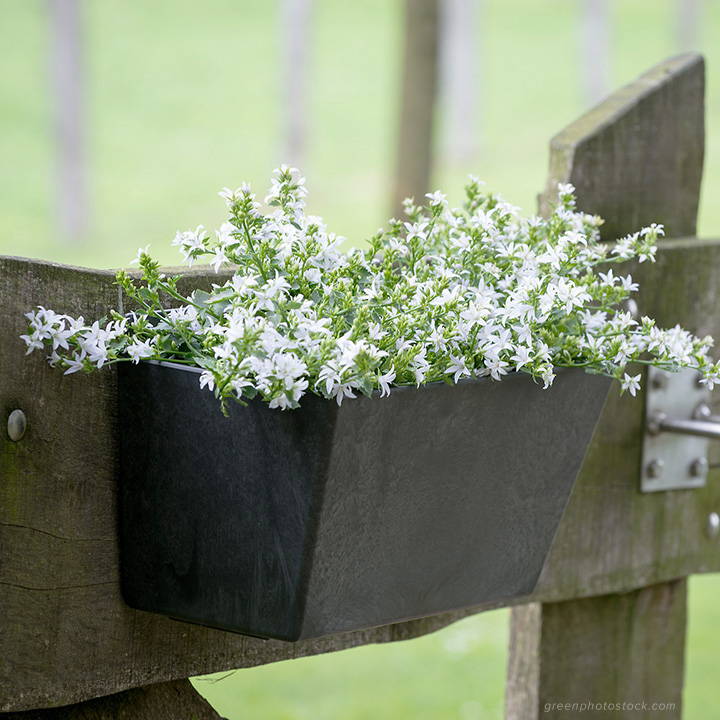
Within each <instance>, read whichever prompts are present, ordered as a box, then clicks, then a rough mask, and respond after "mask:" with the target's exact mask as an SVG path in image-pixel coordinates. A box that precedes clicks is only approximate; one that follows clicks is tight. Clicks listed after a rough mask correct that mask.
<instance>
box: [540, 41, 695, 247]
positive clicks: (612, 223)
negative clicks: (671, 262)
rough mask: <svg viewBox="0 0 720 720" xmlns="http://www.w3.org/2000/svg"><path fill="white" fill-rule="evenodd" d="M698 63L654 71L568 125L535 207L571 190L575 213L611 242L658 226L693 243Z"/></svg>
mask: <svg viewBox="0 0 720 720" xmlns="http://www.w3.org/2000/svg"><path fill="white" fill-rule="evenodd" d="M704 90H705V63H704V60H703V58H702V56H701V55H698V54H697V53H688V54H685V55H679V56H678V57H675V58H671V59H670V60H667V61H665V62H662V63H660V64H659V65H656V66H655V67H654V68H652V70H650V71H648V72H647V73H645V74H644V75H641V76H640V77H639V78H638V79H637V80H636V81H635V82H633V83H630V84H629V85H627V86H625V87H624V88H622V89H620V90H618V91H617V92H614V93H613V94H612V95H611V96H610V97H609V98H608V99H607V100H605V101H604V102H602V103H600V105H598V106H597V107H595V108H593V109H592V110H590V112H588V113H586V114H585V115H583V116H582V117H581V118H579V119H578V120H577V121H575V122H574V123H572V124H571V125H569V126H568V127H567V128H565V129H564V130H563V131H562V132H560V133H559V134H558V135H556V136H555V137H554V138H553V140H552V142H551V154H550V172H549V177H548V185H547V188H546V190H545V193H544V194H543V195H542V196H541V206H542V207H543V208H544V209H547V207H548V204H549V203H550V202H551V201H552V200H553V199H554V198H555V196H556V188H557V183H558V182H560V181H562V182H571V183H572V184H573V185H575V187H576V188H577V190H578V196H579V197H580V198H581V199H582V208H583V210H585V211H586V212H590V213H595V214H597V215H601V216H602V217H604V218H605V221H606V222H605V226H604V228H603V236H604V237H605V238H606V239H610V240H612V239H615V238H617V237H619V236H621V235H624V234H625V233H627V232H631V231H632V230H634V229H636V228H639V227H642V226H643V225H648V224H649V223H651V222H656V223H663V224H664V225H665V227H666V229H667V232H668V235H672V236H674V237H680V236H683V235H694V234H695V229H696V222H697V208H698V198H699V191H700V181H701V179H702V169H703V156H704V147H705V129H704V128H705V125H704V123H705V112H704V111H705V108H704Z"/></svg>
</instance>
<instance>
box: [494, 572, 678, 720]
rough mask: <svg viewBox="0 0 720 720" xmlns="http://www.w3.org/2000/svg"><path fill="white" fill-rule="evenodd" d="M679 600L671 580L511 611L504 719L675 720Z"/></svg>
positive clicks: (676, 712)
mask: <svg viewBox="0 0 720 720" xmlns="http://www.w3.org/2000/svg"><path fill="white" fill-rule="evenodd" d="M686 597H687V583H686V581H685V580H677V581H675V582H670V583H662V584H660V585H652V586H650V587H646V588H642V589H640V590H635V591H633V592H630V593H626V594H624V595H608V596H602V597H597V598H586V599H583V600H573V601H569V602H561V603H544V604H542V605H539V604H533V605H527V606H525V607H523V608H516V609H515V610H513V613H512V625H511V632H510V639H511V640H510V655H509V667H510V669H511V670H512V671H513V672H511V680H510V682H509V683H508V687H507V699H506V719H507V720H539V719H540V718H548V720H552V719H553V718H563V719H566V718H573V717H582V718H588V719H589V720H592V719H593V718H597V719H598V720H599V719H600V718H607V717H610V716H611V717H617V718H623V720H625V719H627V720H631V719H632V720H636V719H639V718H680V717H681V710H682V686H683V664H684V657H685V624H686ZM622 703H625V704H626V706H625V708H621V709H620V710H616V709H609V708H608V706H607V705H606V704H622ZM654 704H656V705H655V706H654ZM661 706H663V707H661Z"/></svg>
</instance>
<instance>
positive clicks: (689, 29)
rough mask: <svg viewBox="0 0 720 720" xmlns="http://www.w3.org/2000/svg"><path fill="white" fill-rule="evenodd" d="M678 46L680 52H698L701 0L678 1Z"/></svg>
mask: <svg viewBox="0 0 720 720" xmlns="http://www.w3.org/2000/svg"><path fill="white" fill-rule="evenodd" d="M676 3H677V23H676V26H675V27H676V28H677V44H678V47H679V49H680V50H683V51H685V50H696V49H697V46H698V39H699V30H700V14H701V10H702V7H701V5H702V2H701V0H676Z"/></svg>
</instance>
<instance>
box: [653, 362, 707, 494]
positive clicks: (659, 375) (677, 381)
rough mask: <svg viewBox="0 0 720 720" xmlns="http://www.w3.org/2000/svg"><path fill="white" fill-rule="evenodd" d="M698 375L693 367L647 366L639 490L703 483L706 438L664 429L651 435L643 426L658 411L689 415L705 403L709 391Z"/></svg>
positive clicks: (673, 414) (678, 487) (667, 413)
mask: <svg viewBox="0 0 720 720" xmlns="http://www.w3.org/2000/svg"><path fill="white" fill-rule="evenodd" d="M699 377H700V375H699V374H698V373H697V372H696V371H695V370H681V371H680V372H676V373H671V372H667V371H665V370H659V369H658V368H653V367H651V368H648V373H647V390H646V393H645V413H646V415H645V422H646V429H645V434H644V439H643V454H642V477H641V484H640V488H641V490H642V492H657V491H659V490H686V489H688V488H698V487H703V486H704V485H705V481H706V479H707V468H708V463H707V456H708V443H709V440H708V439H707V438H703V437H697V436H693V435H678V434H673V433H667V432H662V433H659V434H655V435H653V434H652V433H651V432H648V430H647V422H648V420H649V419H650V418H653V417H654V416H656V415H657V414H659V413H664V414H666V415H667V416H669V417H673V418H687V419H691V418H693V417H694V414H695V412H696V410H697V408H698V407H699V406H700V405H702V404H703V403H709V401H710V391H709V390H708V389H707V388H706V387H705V386H704V385H700V384H699V383H698V379H699Z"/></svg>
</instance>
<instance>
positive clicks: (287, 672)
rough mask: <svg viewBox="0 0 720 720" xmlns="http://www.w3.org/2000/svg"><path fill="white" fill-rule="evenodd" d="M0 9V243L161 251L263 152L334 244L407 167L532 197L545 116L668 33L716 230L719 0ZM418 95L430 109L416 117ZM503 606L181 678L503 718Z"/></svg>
mask: <svg viewBox="0 0 720 720" xmlns="http://www.w3.org/2000/svg"><path fill="white" fill-rule="evenodd" d="M430 4H432V3H430ZM0 8H1V9H2V15H1V16H0V18H1V22H0V46H1V47H2V63H1V65H0V159H1V163H0V253H2V254H6V255H21V256H29V257H40V258H45V259H48V260H55V261H61V262H68V263H73V264H80V265H87V266H93V267H118V266H122V265H125V264H127V261H128V260H129V259H130V258H131V257H133V256H134V254H135V251H136V249H137V248H138V247H139V246H145V245H148V244H150V245H151V252H152V253H153V254H154V255H155V256H156V257H158V258H159V259H160V260H162V261H163V262H167V263H176V262H177V261H178V258H177V257H176V255H175V253H174V251H173V249H172V248H171V247H170V245H169V242H170V240H171V239H172V237H173V236H174V233H175V231H176V230H177V229H185V228H187V227H194V226H196V225H198V224H204V225H205V226H207V227H215V226H217V225H219V224H220V222H222V220H223V209H224V204H223V202H222V200H220V198H218V197H217V191H218V190H219V189H220V188H221V187H222V186H224V185H228V186H232V187H235V186H237V185H239V184H240V183H241V182H243V181H248V182H250V183H251V184H252V185H253V186H254V188H255V189H256V191H257V192H258V195H259V196H263V195H264V191H265V189H266V187H267V185H268V183H269V177H270V174H271V172H272V170H273V168H274V167H276V166H277V165H279V164H280V163H282V162H289V163H292V164H294V165H297V166H299V167H300V168H301V169H302V170H303V172H304V173H305V175H306V176H307V182H308V186H309V189H310V196H309V207H310V210H311V211H312V212H313V213H317V214H320V215H322V216H323V217H324V218H325V219H326V221H327V222H328V225H329V227H330V229H331V230H334V231H335V232H337V233H338V234H340V235H343V236H345V237H346V238H347V243H348V245H356V244H360V243H362V242H363V240H364V238H366V237H368V236H369V235H370V234H371V233H372V232H373V231H374V230H375V229H377V228H378V227H379V226H380V225H381V224H382V223H383V222H384V221H385V220H386V219H387V217H389V215H390V214H392V213H393V212H394V209H395V208H396V206H397V196H398V193H399V192H401V191H403V190H404V189H407V188H408V187H413V183H415V184H417V183H418V182H420V183H421V184H422V183H423V182H428V183H430V186H429V187H428V188H427V189H435V188H438V187H439V188H441V189H443V190H444V191H446V192H447V193H448V195H449V198H450V200H451V202H455V203H459V202H460V200H461V191H462V185H463V181H464V178H465V177H466V176H467V175H468V174H469V173H473V174H475V175H478V176H479V177H481V178H482V179H484V180H485V181H486V182H487V184H488V186H489V188H491V189H492V190H494V191H498V192H500V193H501V194H502V195H503V196H504V197H505V198H507V199H508V200H510V201H512V202H513V203H515V204H517V205H519V206H521V207H523V208H524V209H525V210H527V211H528V212H532V211H534V210H535V196H536V193H537V192H538V191H539V190H540V189H542V187H543V185H544V181H545V175H546V170H547V158H548V141H549V139H550V137H551V136H552V135H554V134H555V133H556V132H557V131H559V130H560V129H561V128H562V127H564V126H565V125H566V124H568V123H569V122H571V121H572V120H574V119H575V118H576V117H577V116H578V115H579V114H580V113H582V112H583V111H584V110H586V109H588V108H589V107H590V106H591V105H593V104H594V103H596V102H597V101H599V100H601V99H602V98H603V97H604V96H605V95H606V94H607V93H608V92H610V91H611V90H612V89H613V88H616V87H617V86H619V85H621V84H623V83H626V82H628V81H630V80H632V79H633V78H634V77H635V76H636V75H637V74H639V73H640V72H642V71H644V70H645V69H647V68H648V67H650V66H651V65H652V64H654V63H655V62H658V61H660V60H661V59H663V58H665V57H667V56H669V55H673V54H676V53H678V52H681V51H685V50H700V51H702V52H703V53H704V54H705V56H706V59H707V61H708V97H707V144H708V146H707V154H706V164H705V180H704V188H703V196H702V203H701V208H700V225H699V233H700V234H701V235H705V236H708V235H716V234H718V233H720V0H543V1H542V2H538V1H537V0H439V3H438V5H437V12H436V14H435V15H434V16H433V15H432V14H431V15H430V16H429V17H427V16H426V17H425V18H424V19H423V20H422V22H420V23H419V24H416V25H415V26H413V27H414V29H413V28H412V27H410V24H408V22H407V21H406V16H405V3H404V2H402V0H355V2H352V3H344V2H343V3H340V2H332V1H331V0H266V1H265V2H252V1H251V0H204V1H203V2H202V3H199V2H192V1H190V0H153V2H140V1H139V0H122V1H120V0H94V1H93V2H90V0H85V1H84V2H83V1H82V0H2V3H1V4H0ZM408 29H411V30H412V33H414V40H413V38H412V37H411V38H410V43H409V44H408V43H406V40H408ZM423 33H425V34H426V35H425V40H423ZM427 33H430V36H431V39H432V37H434V38H435V39H436V41H437V47H436V53H435V55H436V57H437V63H435V61H434V60H433V58H432V57H431V58H430V60H431V62H428V56H427V48H428V45H427V38H428V35H427ZM418 38H419V40H418ZM416 41H417V42H419V44H418V45H416V46H413V42H416ZM423 42H424V43H425V44H424V45H423ZM431 44H432V42H431ZM413 47H415V51H416V55H415V56H414V57H413V56H412V52H413V50H412V48H413ZM404 48H405V50H404ZM418 48H420V50H419V52H420V55H417V52H418ZM423 48H424V50H423ZM423 52H424V53H425V55H423ZM406 53H409V55H406ZM404 57H406V58H407V59H409V61H410V67H412V68H414V70H411V71H410V73H409V74H408V62H407V59H406V60H405V61H404ZM428 103H430V104H431V105H432V106H434V108H435V111H434V115H433V116H432V117H433V120H434V122H433V123H432V124H431V123H430V122H429V120H428V122H427V123H425V125H423V123H422V122H418V123H416V122H414V121H413V122H411V119H413V118H414V117H415V115H413V112H416V109H417V107H423V104H425V106H427V105H428ZM418 104H419V105H418ZM428 117H430V116H428ZM416 119H417V118H416ZM408 168H410V169H408ZM408 173H409V176H408ZM718 596H720V578H718V577H701V578H693V579H692V580H691V592H690V627H689V639H688V659H687V683H686V693H685V705H686V717H688V718H691V719H692V720H701V719H702V720H712V718H720V703H718V702H717V701H718V694H717V682H716V679H717V666H718V663H719V662H720V651H718V649H717V648H718V645H719V644H720V602H718V600H717V598H718ZM507 623H508V613H507V611H497V612H492V613H486V614H483V615H480V616H477V617H474V618H470V619H467V620H465V621H463V622H461V623H458V624H456V625H454V626H452V627H450V628H448V629H446V630H444V631H442V632H440V633H437V634H435V635H432V636H429V637H426V638H422V639H420V640H415V641H411V642H408V643H400V644H396V645H392V646H387V647H381V646H378V647H365V648H359V649H354V650H348V651H345V652H343V653H339V654H335V655H329V656H323V657H319V658H309V659H302V660H297V661H293V662H292V663H280V664H278V665H273V666H269V667H264V668H258V669H254V670H244V671H242V672H234V673H225V674H220V675H216V676H212V677H209V678H198V679H197V680H196V681H195V682H196V687H197V688H198V689H199V690H200V691H201V692H202V693H203V694H204V695H206V697H207V698H208V699H209V700H210V701H211V702H212V703H213V704H214V705H215V707H216V708H217V709H218V711H219V712H220V713H221V714H224V715H225V716H227V717H228V718H230V720H236V719H237V720H239V719H240V718H248V717H252V718H271V719H273V720H285V719H287V720H306V719H307V720H325V719H331V718H332V719H333V720H346V719H348V720H359V719H360V718H373V719H381V720H382V719H384V718H393V719H397V720H402V719H404V718H412V720H423V719H428V720H430V719H432V720H437V719H438V718H441V719H443V720H444V719H446V718H447V719H450V718H458V719H459V720H470V719H476V718H499V717H501V716H502V699H503V689H504V688H503V684H504V674H505V661H506V644H507Z"/></svg>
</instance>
